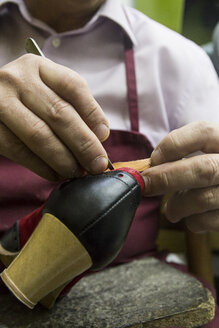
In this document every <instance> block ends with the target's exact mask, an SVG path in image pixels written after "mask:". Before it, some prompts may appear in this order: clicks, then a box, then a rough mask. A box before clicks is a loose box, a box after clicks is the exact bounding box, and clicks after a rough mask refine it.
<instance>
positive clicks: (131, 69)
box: [124, 33, 139, 132]
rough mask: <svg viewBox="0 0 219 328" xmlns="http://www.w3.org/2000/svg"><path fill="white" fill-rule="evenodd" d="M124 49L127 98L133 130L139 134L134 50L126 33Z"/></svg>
mask: <svg viewBox="0 0 219 328" xmlns="http://www.w3.org/2000/svg"><path fill="white" fill-rule="evenodd" d="M124 47H125V67H126V82H127V98H128V106H129V116H130V122H131V130H132V131H136V132H138V131H139V117H138V94H137V82H136V74H135V59H134V50H133V44H132V42H131V40H130V39H129V38H128V36H127V35H126V34H125V33H124Z"/></svg>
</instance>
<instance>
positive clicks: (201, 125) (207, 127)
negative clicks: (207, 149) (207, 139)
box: [196, 121, 215, 136]
mask: <svg viewBox="0 0 219 328" xmlns="http://www.w3.org/2000/svg"><path fill="white" fill-rule="evenodd" d="M196 126H197V128H198V129H199V130H200V132H201V134H205V135H207V136H210V135H212V134H213V133H214V131H215V127H214V125H213V124H212V123H211V122H209V121H198V122H196Z"/></svg>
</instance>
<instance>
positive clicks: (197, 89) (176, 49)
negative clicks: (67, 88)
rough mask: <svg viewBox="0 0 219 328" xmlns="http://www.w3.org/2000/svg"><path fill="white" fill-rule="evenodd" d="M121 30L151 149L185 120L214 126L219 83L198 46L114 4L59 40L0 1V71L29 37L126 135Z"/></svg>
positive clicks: (218, 118)
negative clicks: (77, 78) (82, 82)
mask: <svg viewBox="0 0 219 328" xmlns="http://www.w3.org/2000/svg"><path fill="white" fill-rule="evenodd" d="M122 30H124V31H125V32H126V33H127V35H128V36H129V38H130V39H131V41H132V42H133V44H134V49H135V61H136V74H137V84H138V94H139V116H140V132H142V133H143V134H145V135H146V136H147V138H148V139H149V140H150V141H151V143H152V145H153V146H155V145H156V144H157V143H158V142H159V141H160V140H161V139H162V138H163V137H164V136H165V135H166V134H167V133H168V132H169V131H170V130H172V129H175V128H178V127H180V126H182V125H184V124H186V123H188V122H191V121H196V120H213V121H215V122H218V123H219V83H218V78H217V76H216V73H215V71H214V69H213V68H212V65H211V62H210V60H209V59H208V57H207V56H206V55H205V53H204V52H203V51H202V50H201V48H199V47H198V46H197V45H195V44H194V43H193V42H191V41H188V40H186V39H185V38H183V37H182V36H180V35H178V34H177V33H175V32H173V31H171V30H169V29H167V28H166V27H164V26H162V25H160V24H158V23H156V22H154V21H153V20H151V19H149V18H148V17H146V16H144V15H143V14H141V13H139V12H138V11H136V10H134V9H133V8H129V7H126V6H123V5H121V3H120V1H119V0H107V1H106V2H105V3H104V4H103V5H102V7H101V8H100V10H99V11H98V12H97V13H96V15H95V16H94V17H93V18H92V20H91V21H90V22H89V23H88V24H87V25H86V26H85V27H83V28H81V29H79V30H76V31H69V32H65V33H59V34H58V33H56V32H55V31H54V30H53V29H51V28H50V27H49V26H47V25H46V24H44V23H42V22H40V21H38V20H36V19H34V18H33V17H31V15H30V14H29V12H28V11H27V9H26V7H25V5H24V3H23V1H22V0H13V1H7V0H0V67H1V66H2V65H4V64H6V63H8V62H9V61H12V60H14V59H16V58H17V57H19V56H21V55H22V54H24V53H25V51H24V40H25V38H26V37H29V36H32V37H34V38H35V39H36V41H37V42H38V43H39V45H40V46H41V48H42V50H43V52H44V54H45V55H46V56H47V57H48V58H50V59H52V60H53V61H56V62H57V63H60V64H63V65H66V66H68V67H70V68H72V69H73V70H75V71H77V72H78V73H79V74H81V75H82V76H83V77H84V78H85V79H86V80H87V82H88V84H89V86H90V88H91V90H92V93H93V95H94V96H95V98H96V99H97V101H98V102H99V103H100V105H101V107H102V109H103V110H104V112H105V113H106V115H107V117H108V120H109V122H110V127H111V128H113V129H122V130H127V129H128V130H129V129H130V121H129V116H128V104H127V97H126V95H127V88H126V77H125V65H124V48H123V43H122V33H121V31H122Z"/></svg>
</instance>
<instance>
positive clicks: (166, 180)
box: [160, 171, 170, 189]
mask: <svg viewBox="0 0 219 328" xmlns="http://www.w3.org/2000/svg"><path fill="white" fill-rule="evenodd" d="M160 180H161V181H162V184H163V186H164V188H167V189H168V187H169V186H170V177H169V174H168V173H167V172H165V171H163V172H162V173H160Z"/></svg>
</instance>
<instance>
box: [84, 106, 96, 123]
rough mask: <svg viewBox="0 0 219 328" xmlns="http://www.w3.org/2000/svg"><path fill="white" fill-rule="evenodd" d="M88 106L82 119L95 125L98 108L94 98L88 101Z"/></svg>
mask: <svg viewBox="0 0 219 328" xmlns="http://www.w3.org/2000/svg"><path fill="white" fill-rule="evenodd" d="M88 107H89V110H88V111H87V113H86V115H85V117H84V119H85V120H86V121H89V122H90V123H93V125H94V126H96V124H97V122H96V117H97V114H98V112H99V108H98V105H97V103H96V101H95V100H93V101H91V102H90V103H89V106H88ZM91 127H92V126H91Z"/></svg>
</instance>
